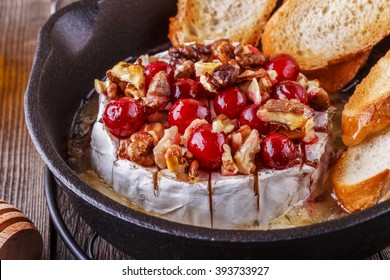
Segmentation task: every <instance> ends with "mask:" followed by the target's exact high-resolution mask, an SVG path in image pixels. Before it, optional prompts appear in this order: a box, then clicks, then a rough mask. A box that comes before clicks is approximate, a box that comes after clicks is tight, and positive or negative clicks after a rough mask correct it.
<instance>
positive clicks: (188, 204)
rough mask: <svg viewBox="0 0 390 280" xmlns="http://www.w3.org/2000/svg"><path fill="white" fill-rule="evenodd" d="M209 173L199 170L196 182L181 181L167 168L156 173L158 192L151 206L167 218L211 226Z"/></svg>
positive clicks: (154, 210)
mask: <svg viewBox="0 0 390 280" xmlns="http://www.w3.org/2000/svg"><path fill="white" fill-rule="evenodd" d="M208 181H209V174H208V173H206V172H199V181H198V182H193V183H192V182H182V181H178V180H176V175H175V174H174V173H172V172H170V171H169V170H168V169H164V170H161V171H160V172H159V174H158V192H157V196H156V197H155V199H154V200H153V201H152V205H150V207H151V208H153V210H152V211H153V212H155V213H156V214H158V215H160V216H162V217H165V218H168V219H169V220H172V221H175V222H179V223H184V224H191V225H195V226H203V227H211V214H210V196H209V192H208Z"/></svg>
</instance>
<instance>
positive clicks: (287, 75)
mask: <svg viewBox="0 0 390 280" xmlns="http://www.w3.org/2000/svg"><path fill="white" fill-rule="evenodd" d="M265 70H267V71H269V70H275V71H276V73H278V76H277V77H276V80H277V81H278V82H281V81H285V80H291V81H295V80H296V79H297V77H298V74H299V65H298V62H297V60H296V59H295V58H294V57H292V56H291V55H288V54H277V55H274V56H271V57H270V59H269V61H268V63H267V65H266V66H265Z"/></svg>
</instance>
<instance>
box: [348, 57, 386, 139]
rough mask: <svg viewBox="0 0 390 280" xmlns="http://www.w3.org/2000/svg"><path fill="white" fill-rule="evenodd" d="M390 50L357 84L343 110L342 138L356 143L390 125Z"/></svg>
mask: <svg viewBox="0 0 390 280" xmlns="http://www.w3.org/2000/svg"><path fill="white" fill-rule="evenodd" d="M389 69H390V51H388V52H387V54H386V55H385V56H384V57H382V58H381V59H380V60H379V61H378V63H377V64H376V65H375V66H374V67H373V68H372V69H371V70H370V73H369V74H368V75H367V77H366V78H364V79H363V81H362V82H361V83H360V84H359V85H358V86H357V88H356V90H355V92H354V94H353V95H352V96H351V97H350V99H349V100H348V102H347V104H346V105H345V107H344V110H343V113H342V121H341V124H342V139H343V142H344V144H345V145H347V146H354V145H357V144H359V143H361V142H362V141H363V140H364V139H366V138H367V137H369V136H371V135H374V134H377V133H378V132H380V131H382V130H383V129H385V128H386V127H387V126H388V125H389V124H390V82H389V80H390V70H389Z"/></svg>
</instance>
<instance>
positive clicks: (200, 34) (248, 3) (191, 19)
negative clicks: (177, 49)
mask: <svg viewBox="0 0 390 280" xmlns="http://www.w3.org/2000/svg"><path fill="white" fill-rule="evenodd" d="M276 3H277V0H261V1H259V0H258V1H255V0H244V1H218V5H217V4H216V2H214V1H202V0H179V1H178V4H177V8H178V13H177V15H176V17H173V18H170V25H169V34H168V38H169V39H170V41H171V43H172V45H174V46H175V45H180V44H183V43H185V42H192V41H195V42H197V43H202V42H203V41H204V40H215V39H220V38H228V39H230V40H232V41H236V42H241V43H242V44H252V45H254V46H257V45H258V43H259V41H260V37H261V35H262V33H263V30H264V26H265V24H266V22H267V20H268V18H269V17H270V15H271V12H272V11H273V9H274V8H275V6H276ZM243 9H244V10H245V13H242V10H243ZM221 15H222V16H223V18H222V17H221Z"/></svg>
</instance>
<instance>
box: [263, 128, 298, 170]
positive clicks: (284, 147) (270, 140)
mask: <svg viewBox="0 0 390 280" xmlns="http://www.w3.org/2000/svg"><path fill="white" fill-rule="evenodd" d="M260 153H261V156H262V159H263V163H264V164H265V165H266V166H267V167H270V168H273V169H278V170H279V169H284V168H287V167H290V166H292V165H294V164H296V163H297V162H298V161H297V159H298V156H299V154H298V152H297V150H296V149H295V146H294V143H293V142H292V141H291V140H290V139H289V138H288V137H287V136H285V135H283V134H279V133H271V134H269V135H268V136H267V137H266V138H265V139H264V141H263V143H262V144H261V150H260Z"/></svg>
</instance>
